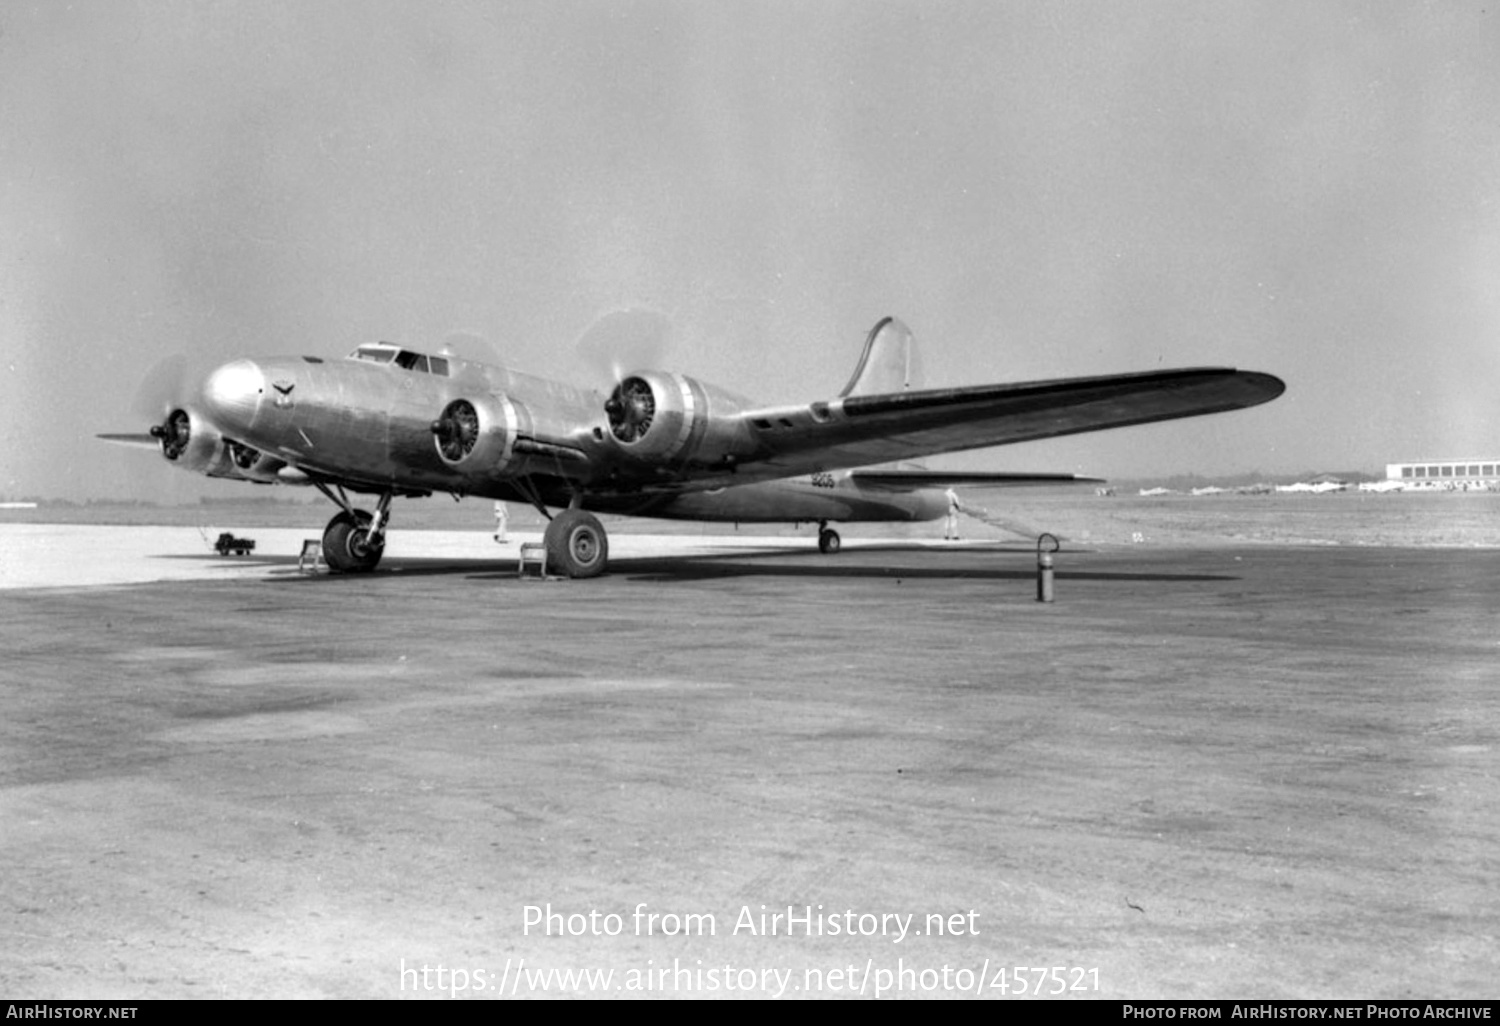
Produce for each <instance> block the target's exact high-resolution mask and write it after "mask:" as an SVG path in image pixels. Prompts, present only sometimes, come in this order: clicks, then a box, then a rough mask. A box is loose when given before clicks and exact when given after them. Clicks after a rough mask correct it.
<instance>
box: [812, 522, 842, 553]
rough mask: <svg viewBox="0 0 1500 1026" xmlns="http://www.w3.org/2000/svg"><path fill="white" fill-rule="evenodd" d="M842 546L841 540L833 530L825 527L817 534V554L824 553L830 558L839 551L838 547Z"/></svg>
mask: <svg viewBox="0 0 1500 1026" xmlns="http://www.w3.org/2000/svg"><path fill="white" fill-rule="evenodd" d="M842 544H843V539H841V538H840V537H839V533H838V532H837V531H835V530H834V529H833V528H831V527H825V528H823V530H821V531H819V532H818V551H819V552H825V553H827V554H828V555H830V556H831V555H833V554H834V553H835V552H837V551H838V550H839V546H840V545H842Z"/></svg>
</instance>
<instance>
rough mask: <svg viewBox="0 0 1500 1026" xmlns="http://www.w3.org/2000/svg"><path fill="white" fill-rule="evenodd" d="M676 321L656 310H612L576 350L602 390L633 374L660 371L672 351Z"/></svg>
mask: <svg viewBox="0 0 1500 1026" xmlns="http://www.w3.org/2000/svg"><path fill="white" fill-rule="evenodd" d="M671 341H672V322H671V321H669V320H668V319H667V318H666V316H665V315H664V314H661V313H658V312H656V311H655V310H646V309H629V310H612V311H610V312H609V313H606V314H603V315H602V316H600V317H598V318H596V319H595V320H594V323H592V324H590V325H589V326H588V327H587V328H585V329H584V332H583V334H582V335H580V336H579V337H578V341H577V343H575V344H574V347H573V351H574V352H575V353H576V354H577V356H578V358H579V360H580V361H582V362H583V364H584V366H586V367H587V368H588V369H589V371H590V372H591V373H592V374H593V376H594V379H595V382H596V384H597V385H598V387H599V388H600V389H601V391H608V390H609V389H611V388H613V387H614V386H615V385H617V384H619V383H620V381H621V380H622V379H623V378H624V377H625V375H626V374H628V373H629V372H631V371H635V370H655V369H659V368H660V367H661V366H662V365H663V363H664V362H665V360H666V357H667V353H668V351H669V350H670V348H671Z"/></svg>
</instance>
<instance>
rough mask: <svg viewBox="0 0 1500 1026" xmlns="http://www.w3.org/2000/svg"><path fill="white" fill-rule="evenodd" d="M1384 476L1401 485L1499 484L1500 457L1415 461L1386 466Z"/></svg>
mask: <svg viewBox="0 0 1500 1026" xmlns="http://www.w3.org/2000/svg"><path fill="white" fill-rule="evenodd" d="M1385 476H1386V479H1387V480H1390V481H1400V482H1402V483H1403V484H1436V485H1445V484H1447V485H1454V486H1458V487H1461V486H1463V485H1468V486H1470V487H1472V486H1474V485H1480V486H1484V485H1495V484H1500V457H1491V458H1489V459H1483V460H1417V461H1415V462H1413V463H1387V464H1386V465H1385Z"/></svg>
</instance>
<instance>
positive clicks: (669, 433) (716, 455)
mask: <svg viewBox="0 0 1500 1026" xmlns="http://www.w3.org/2000/svg"><path fill="white" fill-rule="evenodd" d="M741 408H742V401H741V400H739V399H738V397H736V396H732V395H730V394H729V393H727V392H724V391H722V390H720V389H716V388H714V387H712V386H710V385H706V384H704V383H703V382H700V381H698V380H696V379H694V378H690V377H687V376H686V375H682V374H668V373H665V372H662V371H639V372H637V373H634V374H630V375H627V376H626V377H625V378H623V379H621V381H620V383H619V384H618V385H616V386H615V388H614V391H613V392H611V393H610V396H609V399H608V400H607V401H606V402H605V404H604V412H605V414H606V416H608V418H609V434H610V437H611V438H613V440H614V442H615V444H616V445H617V446H618V447H619V448H620V449H621V450H622V451H623V452H625V453H627V454H629V455H630V456H632V457H634V458H636V459H641V460H651V461H655V462H671V461H683V462H688V461H692V462H698V463H703V464H713V463H718V462H722V461H724V460H727V459H732V458H733V457H734V456H736V455H737V454H739V453H741V452H742V451H748V450H749V446H750V444H752V443H751V441H750V439H749V438H748V436H746V434H745V431H744V427H743V425H741V424H740V423H739V418H738V414H739V412H740V410H741Z"/></svg>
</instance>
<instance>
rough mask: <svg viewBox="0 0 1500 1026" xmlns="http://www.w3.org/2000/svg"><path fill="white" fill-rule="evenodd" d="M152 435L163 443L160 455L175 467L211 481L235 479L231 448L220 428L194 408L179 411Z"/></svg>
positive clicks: (169, 417)
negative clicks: (205, 475) (212, 479)
mask: <svg viewBox="0 0 1500 1026" xmlns="http://www.w3.org/2000/svg"><path fill="white" fill-rule="evenodd" d="M151 434H152V435H154V436H155V437H156V438H157V439H158V440H160V442H161V454H162V455H163V456H164V457H166V459H167V460H168V461H169V462H171V463H172V464H174V465H175V466H178V467H181V468H182V469H183V470H190V471H192V472H194V473H197V474H207V475H208V476H210V477H235V476H238V475H237V474H236V468H235V466H234V460H233V459H232V458H231V457H230V455H229V446H228V444H227V443H226V441H225V439H224V436H223V435H221V434H220V433H219V431H218V429H217V428H215V427H214V426H213V425H212V424H210V423H209V422H208V421H207V420H205V419H204V418H203V417H202V415H200V414H199V413H198V411H197V410H194V409H192V408H191V407H178V408H177V409H175V410H173V411H172V412H171V413H169V414H167V417H166V419H165V420H164V421H162V422H161V423H160V424H158V425H157V426H155V427H153V428H152V429H151Z"/></svg>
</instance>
